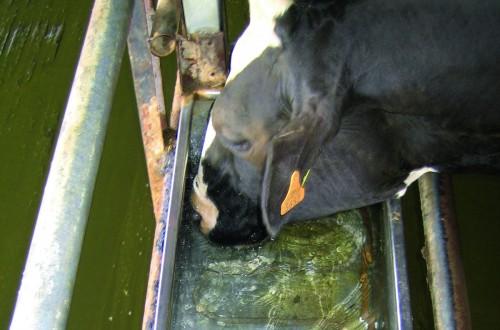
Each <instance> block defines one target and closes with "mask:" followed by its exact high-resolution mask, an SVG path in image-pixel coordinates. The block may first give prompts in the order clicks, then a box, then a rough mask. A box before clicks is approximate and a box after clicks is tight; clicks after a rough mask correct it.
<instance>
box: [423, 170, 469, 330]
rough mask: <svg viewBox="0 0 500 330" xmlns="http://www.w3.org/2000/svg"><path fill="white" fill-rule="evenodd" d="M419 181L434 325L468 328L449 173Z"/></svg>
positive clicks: (467, 309)
mask: <svg viewBox="0 0 500 330" xmlns="http://www.w3.org/2000/svg"><path fill="white" fill-rule="evenodd" d="M418 185H419V189H420V200H421V206H422V216H423V226H424V235H425V260H426V264H427V278H428V282H429V289H430V293H431V299H432V308H433V314H434V323H435V327H436V329H443V330H448V329H471V328H472V325H471V319H470V311H469V301H468V297H467V288H466V284H465V274H464V269H463V265H462V254H461V249H460V239H459V235H458V229H457V221H456V216H455V206H454V202H453V192H452V191H453V190H452V186H451V180H450V177H449V176H448V175H442V174H437V173H427V174H425V175H424V176H422V177H421V178H420V179H419V181H418Z"/></svg>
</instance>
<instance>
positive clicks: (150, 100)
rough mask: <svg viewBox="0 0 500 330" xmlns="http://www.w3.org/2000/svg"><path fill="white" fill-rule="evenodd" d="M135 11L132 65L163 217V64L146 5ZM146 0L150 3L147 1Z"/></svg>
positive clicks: (150, 173)
mask: <svg viewBox="0 0 500 330" xmlns="http://www.w3.org/2000/svg"><path fill="white" fill-rule="evenodd" d="M134 2H135V5H134V11H133V15H132V20H131V24H130V30H129V35H128V39H127V44H128V53H129V58H130V65H131V67H132V76H133V79H134V89H135V97H136V101H137V108H138V110H139V119H140V124H141V132H142V140H143V144H144V151H145V154H146V163H147V168H148V176H149V185H150V188H151V195H152V198H153V207H154V213H155V217H156V219H157V220H159V219H160V216H161V205H162V194H163V173H162V170H163V161H164V159H163V158H164V147H165V143H164V141H163V130H164V129H165V127H166V119H165V111H164V110H163V111H162V110H161V109H164V108H165V105H164V98H163V86H162V81H161V79H155V77H157V76H159V77H161V72H160V63H159V60H158V58H157V57H156V56H154V55H152V54H151V52H150V51H149V48H148V44H147V36H148V24H147V18H146V16H147V15H146V11H145V4H144V3H143V2H142V1H141V0H136V1H134ZM145 2H150V1H149V0H146V1H145Z"/></svg>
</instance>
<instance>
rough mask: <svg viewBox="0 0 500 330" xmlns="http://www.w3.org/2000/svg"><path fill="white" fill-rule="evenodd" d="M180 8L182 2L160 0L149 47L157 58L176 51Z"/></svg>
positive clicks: (177, 0) (178, 0)
mask: <svg viewBox="0 0 500 330" xmlns="http://www.w3.org/2000/svg"><path fill="white" fill-rule="evenodd" d="M180 6H181V4H180V0H158V4H157V5H156V13H155V17H154V21H153V27H152V29H151V33H150V37H149V47H150V49H151V52H152V53H153V54H155V55H156V56H160V57H163V56H167V55H169V54H170V53H172V52H173V51H174V50H175V36H176V35H177V30H178V28H179V16H180Z"/></svg>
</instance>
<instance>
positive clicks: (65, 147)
mask: <svg viewBox="0 0 500 330" xmlns="http://www.w3.org/2000/svg"><path fill="white" fill-rule="evenodd" d="M131 12H132V1H123V0H106V1H104V0H96V1H95V3H94V7H93V9H92V15H91V18H90V22H89V26H88V28H87V33H86V36H85V41H84V44H83V48H82V52H81V54H80V59H79V61H78V66H77V69H76V74H75V78H74V80H73V85H72V87H71V92H70V95H69V99H68V103H67V106H66V110H65V113H64V118H63V122H62V126H61V131H60V133H59V137H58V139H57V144H56V148H55V151H54V157H53V158H52V163H51V166H50V171H49V175H48V178H47V182H46V184H45V190H44V193H43V198H42V202H41V206H40V210H39V213H38V218H37V221H36V225H35V231H34V234H33V238H32V241H31V246H30V250H29V254H28V258H27V261H26V266H25V269H24V273H23V278H22V282H21V287H20V289H19V293H18V297H17V302H16V306H15V309H14V316H13V319H12V323H11V327H10V328H11V329H20V330H24V329H64V328H65V326H66V322H67V318H68V313H69V307H70V303H71V297H72V294H73V287H74V283H75V280H76V273H77V269H78V263H79V259H80V253H81V248H82V243H83V236H84V233H85V227H86V225H87V218H88V214H89V211H90V205H91V201H92V194H93V191H94V185H95V180H96V176H97V170H98V167H99V162H100V159H101V153H102V147H103V144H104V138H105V135H106V128H107V123H108V119H109V113H110V109H111V105H112V101H113V95H114V91H115V87H116V82H117V80H118V73H119V71H120V65H121V60H122V57H123V52H124V50H125V41H126V36H127V28H128V25H129V19H130V14H131Z"/></svg>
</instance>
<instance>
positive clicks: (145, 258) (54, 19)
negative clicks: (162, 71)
mask: <svg viewBox="0 0 500 330" xmlns="http://www.w3.org/2000/svg"><path fill="white" fill-rule="evenodd" d="M92 3H93V1H90V0H86V1H68V0H38V1H28V0H16V1H14V0H3V1H2V0H0V224H1V225H2V228H1V230H0V329H6V328H7V327H8V324H9V322H10V317H11V313H12V308H13V304H14V302H15V297H16V292H17V290H18V286H19V281H20V278H21V274H22V270H23V267H24V261H25V257H26V254H27V251H28V247H29V241H30V238H31V233H32V230H33V226H34V222H35V219H36V215H37V211H38V207H39V204H40V199H41V194H42V192H43V185H44V182H45V179H46V175H47V170H48V167H49V164H50V158H51V152H52V148H53V144H54V141H55V139H56V137H57V132H58V126H59V125H60V119H61V116H62V113H63V111H64V108H65V105H66V100H67V96H68V92H69V88H70V86H71V81H72V78H73V73H74V70H75V66H76V63H77V60H78V54H79V52H80V48H81V45H82V41H83V36H84V33H85V29H86V25H87V23H88V19H89V13H90V10H91V7H92ZM226 7H227V9H228V15H227V16H228V18H229V22H228V24H230V26H231V27H232V29H230V31H229V33H230V39H232V40H234V38H235V37H236V35H237V34H238V33H239V30H240V29H241V28H242V27H243V26H244V24H245V20H246V17H247V14H246V10H247V5H246V0H229V1H226ZM125 58H126V57H125ZM174 62H175V61H174V60H173V58H169V59H168V60H167V61H163V62H162V65H163V64H165V65H164V67H168V72H167V79H166V80H167V81H169V82H172V81H173V79H172V77H173V72H172V67H173V63H174ZM130 77H131V74H130V68H129V63H128V61H127V60H126V59H125V60H124V62H123V66H122V71H121V74H120V78H119V82H118V87H117V92H116V97H115V102H114V106H113V109H112V112H111V118H110V122H109V130H108V133H107V138H106V143H105V146H104V153H103V156H102V161H101V166H100V170H99V176H98V179H97V183H96V191H95V195H94V200H93V204H92V209H91V214H90V218H89V222H88V228H87V232H86V236H85V241H84V247H83V252H82V258H81V264H80V268H79V272H78V276H77V283H76V287H75V291H74V299H73V302H72V305H71V311H70V315H69V323H68V328H70V329H137V328H140V324H141V320H142V310H143V302H144V296H145V288H146V282H147V273H148V270H149V257H150V253H151V249H152V237H153V230H154V218H153V211H152V206H151V201H150V195H149V188H148V186H147V175H146V167H145V162H144V156H143V150H142V145H141V141H140V132H139V124H138V120H137V112H136V111H137V110H136V106H135V99H134V95H133V93H134V92H133V88H132V82H131V78H130ZM172 90H173V84H172V83H170V84H166V86H165V91H166V92H168V93H170V94H171V92H172ZM168 98H169V97H167V99H168ZM168 105H169V103H168V102H167V107H168ZM454 184H455V187H456V191H457V195H456V200H457V204H458V207H457V214H458V220H459V227H460V228H459V229H460V232H461V234H462V236H461V241H462V247H463V252H464V264H465V267H466V269H465V271H466V279H467V281H468V289H469V298H470V301H471V312H472V321H473V324H474V329H493V328H496V327H497V323H498V322H497V317H496V311H497V309H498V307H499V303H498V301H499V299H500V288H499V286H498V285H497V281H496V279H497V277H498V276H497V274H498V273H499V268H500V263H499V258H498V251H499V248H500V240H499V239H498V233H499V232H500V228H499V227H500V221H499V220H500V206H499V205H498V203H499V201H500V179H499V178H492V177H485V176H474V177H470V176H460V177H456V178H455V179H454ZM417 200H418V196H417V194H416V189H415V188H413V189H410V191H409V192H408V194H407V196H406V197H405V198H404V200H403V202H404V210H405V216H404V218H405V226H406V236H407V238H406V240H407V243H408V263H409V271H410V285H411V294H412V298H413V300H414V301H413V310H414V323H415V328H416V329H430V328H432V321H431V313H432V311H431V310H430V308H429V302H428V295H427V294H426V282H425V267H424V264H423V259H422V256H421V254H420V249H421V248H422V245H423V243H422V234H421V233H422V230H421V226H420V222H419V221H420V220H419V217H418V214H419V206H418V201H417Z"/></svg>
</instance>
